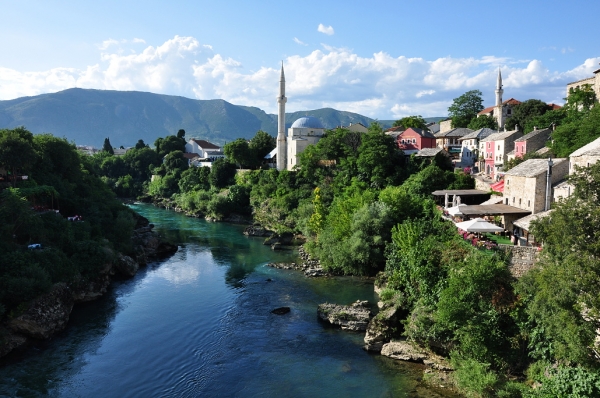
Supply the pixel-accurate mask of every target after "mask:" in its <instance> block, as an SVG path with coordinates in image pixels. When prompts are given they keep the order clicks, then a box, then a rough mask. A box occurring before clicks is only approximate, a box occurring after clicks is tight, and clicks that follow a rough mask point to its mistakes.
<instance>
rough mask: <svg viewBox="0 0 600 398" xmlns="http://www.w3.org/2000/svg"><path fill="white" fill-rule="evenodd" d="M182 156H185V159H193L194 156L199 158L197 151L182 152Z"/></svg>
mask: <svg viewBox="0 0 600 398" xmlns="http://www.w3.org/2000/svg"><path fill="white" fill-rule="evenodd" d="M183 157H184V158H186V159H194V158H199V157H200V155H198V154H197V153H189V152H186V153H184V154H183Z"/></svg>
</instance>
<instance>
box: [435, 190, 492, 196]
mask: <svg viewBox="0 0 600 398" xmlns="http://www.w3.org/2000/svg"><path fill="white" fill-rule="evenodd" d="M431 194H432V195H433V196H444V195H446V194H448V195H461V196H469V195H489V194H490V193H489V192H486V191H482V190H479V189H441V190H439V191H433V192H432V193H431Z"/></svg>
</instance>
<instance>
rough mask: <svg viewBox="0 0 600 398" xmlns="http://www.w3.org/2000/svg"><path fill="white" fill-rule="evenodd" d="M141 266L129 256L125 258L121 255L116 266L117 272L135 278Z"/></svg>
mask: <svg viewBox="0 0 600 398" xmlns="http://www.w3.org/2000/svg"><path fill="white" fill-rule="evenodd" d="M139 267H140V266H139V265H138V263H137V262H136V261H135V260H134V259H132V258H131V257H129V256H123V255H120V256H119V259H118V260H117V263H116V264H115V270H116V271H117V272H118V273H119V274H121V275H123V276H126V277H132V276H134V275H135V274H136V273H137V271H138V269H139Z"/></svg>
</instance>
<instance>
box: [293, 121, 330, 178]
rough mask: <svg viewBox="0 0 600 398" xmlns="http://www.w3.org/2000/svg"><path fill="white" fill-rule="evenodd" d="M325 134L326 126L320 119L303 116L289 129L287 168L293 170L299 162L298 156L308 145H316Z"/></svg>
mask: <svg viewBox="0 0 600 398" xmlns="http://www.w3.org/2000/svg"><path fill="white" fill-rule="evenodd" d="M323 134H325V127H323V124H322V123H321V121H320V120H319V119H317V118H316V117H312V116H306V117H301V118H300V119H298V120H296V121H295V122H294V123H293V124H292V126H291V127H290V128H289V129H288V135H287V140H286V145H287V167H286V168H287V169H288V170H292V169H293V168H294V166H296V165H297V164H298V160H299V159H298V156H299V155H300V154H301V153H302V152H304V150H305V149H306V147H308V146H309V145H314V144H316V143H317V142H319V140H320V139H321V138H322V137H323Z"/></svg>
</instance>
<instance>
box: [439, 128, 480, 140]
mask: <svg viewBox="0 0 600 398" xmlns="http://www.w3.org/2000/svg"><path fill="white" fill-rule="evenodd" d="M472 132H473V130H471V129H468V128H466V127H457V128H454V129H452V130H448V131H445V132H443V133H438V134H436V135H435V138H445V137H464V136H465V135H467V134H470V133H472Z"/></svg>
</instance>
